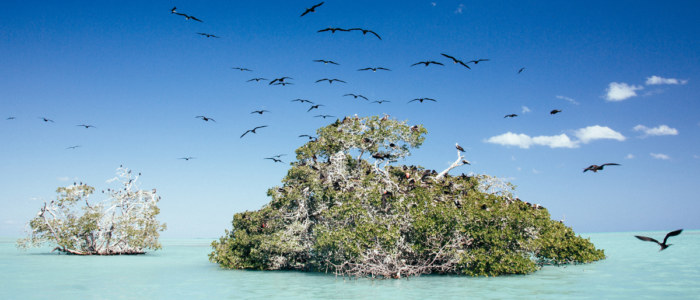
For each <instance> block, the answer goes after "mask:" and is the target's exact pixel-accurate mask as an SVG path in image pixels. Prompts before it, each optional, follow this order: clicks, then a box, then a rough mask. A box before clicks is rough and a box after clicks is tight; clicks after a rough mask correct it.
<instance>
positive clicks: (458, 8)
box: [455, 3, 465, 15]
mask: <svg viewBox="0 0 700 300" xmlns="http://www.w3.org/2000/svg"><path fill="white" fill-rule="evenodd" d="M464 7H465V6H464V4H463V3H460V4H459V6H457V9H455V13H456V14H458V15H461V14H462V13H463V12H464Z"/></svg>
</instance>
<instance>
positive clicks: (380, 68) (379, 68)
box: [358, 67, 391, 72]
mask: <svg viewBox="0 0 700 300" xmlns="http://www.w3.org/2000/svg"><path fill="white" fill-rule="evenodd" d="M369 70H372V72H377V70H384V71H391V70H389V69H387V68H384V67H376V68H373V67H367V68H362V69H358V71H369Z"/></svg>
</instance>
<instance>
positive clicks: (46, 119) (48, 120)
mask: <svg viewBox="0 0 700 300" xmlns="http://www.w3.org/2000/svg"><path fill="white" fill-rule="evenodd" d="M39 119H42V120H43V121H44V122H51V123H55V122H54V121H53V120H51V119H48V118H44V117H39Z"/></svg>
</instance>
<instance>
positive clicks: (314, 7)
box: [311, 1, 325, 9]
mask: <svg viewBox="0 0 700 300" xmlns="http://www.w3.org/2000/svg"><path fill="white" fill-rule="evenodd" d="M323 3H325V2H324V1H321V3H319V4H316V5H314V6H312V7H311V9H316V8H317V7H319V6H321V5H323Z"/></svg>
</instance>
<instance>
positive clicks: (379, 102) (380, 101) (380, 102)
mask: <svg viewBox="0 0 700 300" xmlns="http://www.w3.org/2000/svg"><path fill="white" fill-rule="evenodd" d="M384 102H391V101H389V100H377V101H372V103H378V104H382V103H384Z"/></svg>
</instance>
